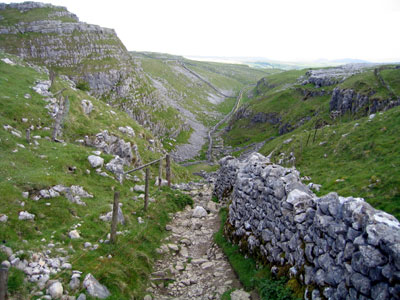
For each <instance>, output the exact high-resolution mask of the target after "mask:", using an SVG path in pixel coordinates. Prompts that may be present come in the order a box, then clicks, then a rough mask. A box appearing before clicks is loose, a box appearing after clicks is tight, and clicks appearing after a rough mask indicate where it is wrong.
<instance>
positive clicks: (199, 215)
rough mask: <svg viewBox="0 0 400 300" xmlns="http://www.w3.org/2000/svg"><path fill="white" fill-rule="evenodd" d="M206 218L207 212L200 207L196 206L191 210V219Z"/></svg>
mask: <svg viewBox="0 0 400 300" xmlns="http://www.w3.org/2000/svg"><path fill="white" fill-rule="evenodd" d="M206 216H207V211H206V210H205V209H204V208H203V207H201V206H196V207H195V208H194V210H193V214H192V217H193V218H202V217H206Z"/></svg>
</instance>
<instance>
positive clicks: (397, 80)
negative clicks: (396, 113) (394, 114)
mask: <svg viewBox="0 0 400 300" xmlns="http://www.w3.org/2000/svg"><path fill="white" fill-rule="evenodd" d="M381 76H382V78H383V80H385V82H386V83H387V84H389V86H390V87H391V88H392V89H393V91H394V93H395V94H396V96H397V97H400V69H385V70H382V71H381Z"/></svg>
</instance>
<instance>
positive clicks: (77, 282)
mask: <svg viewBox="0 0 400 300" xmlns="http://www.w3.org/2000/svg"><path fill="white" fill-rule="evenodd" d="M80 285H81V281H80V279H79V277H72V278H71V280H70V282H69V287H70V289H71V290H73V291H74V290H76V289H78V288H79V286H80Z"/></svg>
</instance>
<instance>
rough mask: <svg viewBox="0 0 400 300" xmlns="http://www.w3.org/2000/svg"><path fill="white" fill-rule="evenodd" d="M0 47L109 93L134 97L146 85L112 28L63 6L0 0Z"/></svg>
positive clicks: (100, 92)
mask: <svg viewBox="0 0 400 300" xmlns="http://www.w3.org/2000/svg"><path fill="white" fill-rule="evenodd" d="M0 50H3V51H4V52H8V53H12V54H16V55H18V56H20V57H22V58H24V59H26V60H28V61H32V62H34V63H37V64H44V65H46V66H47V67H48V68H49V69H51V70H53V71H55V72H56V73H59V74H66V75H68V76H69V77H70V78H71V79H72V80H74V81H75V82H76V83H77V84H81V85H83V86H85V85H86V86H88V87H90V90H91V91H92V93H93V94H94V95H96V96H100V97H107V98H108V99H116V98H128V99H133V100H134V99H137V98H139V95H138V92H137V91H138V90H141V91H142V92H143V87H144V86H145V83H143V80H144V77H143V75H141V74H140V72H138V71H137V70H135V65H134V63H133V61H132V60H131V58H130V55H129V53H128V52H127V50H126V48H125V46H124V45H123V44H122V42H121V41H120V39H119V38H118V37H117V35H116V33H115V31H114V30H113V29H108V28H102V27H100V26H97V25H91V24H86V23H83V22H80V21H79V19H78V17H77V16H76V15H74V14H72V13H70V12H68V11H67V9H66V8H65V7H59V6H53V5H50V4H43V3H36V2H24V3H19V4H16V3H14V4H0Z"/></svg>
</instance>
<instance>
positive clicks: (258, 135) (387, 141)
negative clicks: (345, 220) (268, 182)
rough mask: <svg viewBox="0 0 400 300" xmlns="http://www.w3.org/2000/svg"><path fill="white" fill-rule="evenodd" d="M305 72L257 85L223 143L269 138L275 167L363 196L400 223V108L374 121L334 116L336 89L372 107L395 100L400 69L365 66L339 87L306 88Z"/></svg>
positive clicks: (309, 85) (308, 85)
mask: <svg viewBox="0 0 400 300" xmlns="http://www.w3.org/2000/svg"><path fill="white" fill-rule="evenodd" d="M327 70H329V69H327ZM307 71H308V70H296V71H287V72H283V73H279V74H272V75H269V76H266V77H265V78H263V80H261V81H259V83H258V84H257V86H256V87H255V88H254V90H253V92H252V95H250V97H248V98H247V99H245V101H244V104H243V106H242V107H241V110H242V112H241V115H236V117H235V118H234V120H233V121H232V122H231V124H230V130H229V131H228V132H227V133H226V134H225V136H224V138H225V142H226V143H228V144H230V145H232V146H242V145H246V144H251V143H253V142H260V141H266V144H265V146H264V147H263V148H262V149H261V150H260V152H261V153H263V154H265V155H268V154H270V153H271V152H273V153H272V158H273V161H274V162H276V163H283V164H286V165H292V164H293V163H294V164H295V166H296V167H297V168H298V169H299V170H300V171H301V172H302V175H303V176H310V177H311V181H312V182H314V183H317V184H322V188H321V192H320V194H325V193H327V192H330V191H337V192H338V193H339V194H341V195H343V196H350V195H353V196H357V197H364V198H365V199H366V200H367V201H368V202H370V203H371V204H372V205H374V207H376V208H379V209H382V210H385V211H387V212H389V213H391V214H394V215H395V216H396V217H397V218H400V210H399V207H400V194H399V189H398V186H399V183H400V176H399V175H397V174H399V173H398V172H396V169H397V168H399V164H400V161H399V159H398V155H397V153H398V151H399V150H400V149H399V147H398V144H399V143H398V142H399V137H398V135H397V132H398V130H399V126H400V122H399V121H398V120H399V113H400V109H399V107H395V108H392V109H389V110H388V111H385V112H379V113H377V115H376V117H375V118H372V119H369V118H368V116H365V114H366V113H365V111H366V110H365V109H360V110H359V111H358V112H352V111H346V113H345V114H343V115H340V116H338V117H337V116H336V117H334V116H332V113H331V111H330V101H331V99H332V93H333V90H334V89H335V88H338V89H340V90H349V89H351V90H353V91H354V93H355V95H356V94H357V93H358V94H359V95H361V96H363V97H364V96H367V97H369V99H370V101H371V102H370V103H374V101H375V103H378V104H379V103H389V102H388V101H392V100H393V101H396V100H397V97H398V96H399V94H398V91H399V90H398V88H399V83H400V82H399V78H400V72H399V69H396V68H394V67H393V66H379V67H367V68H364V69H362V71H361V72H359V73H356V74H354V75H352V76H349V77H347V78H345V79H344V81H342V82H340V83H337V84H332V85H328V86H322V87H317V86H316V85H314V84H312V83H304V80H305V79H307V78H308V75H307V74H306V72H307ZM380 76H381V77H382V78H383V81H382V80H381V79H380V78H379V77H380ZM251 96H252V97H251ZM354 97H355V96H354ZM385 101H386V102H385ZM354 105H356V104H353V107H354ZM364 105H365V104H364ZM366 105H368V104H366ZM369 105H371V104H369ZM367 108H368V107H367ZM257 116H258V118H257ZM260 116H267V117H265V118H264V119H262V118H261V117H260ZM314 135H315V137H314ZM290 153H292V155H291V154H290ZM234 154H235V155H240V151H239V152H236V153H234ZM293 156H294V157H295V160H293V158H292V159H291V157H293Z"/></svg>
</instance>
